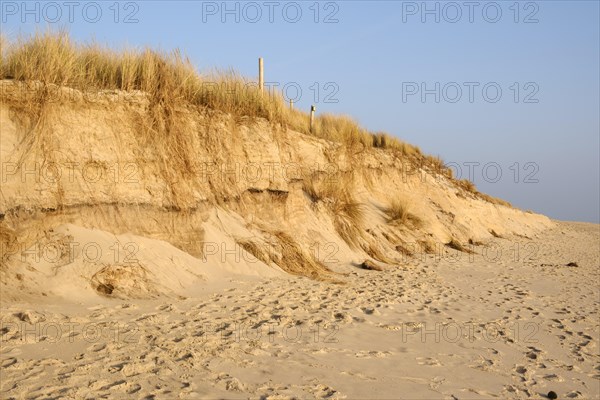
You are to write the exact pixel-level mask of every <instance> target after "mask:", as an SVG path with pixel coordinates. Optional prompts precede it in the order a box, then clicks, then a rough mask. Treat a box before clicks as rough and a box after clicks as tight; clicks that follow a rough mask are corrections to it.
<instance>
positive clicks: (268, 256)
mask: <svg viewBox="0 0 600 400" xmlns="http://www.w3.org/2000/svg"><path fill="white" fill-rule="evenodd" d="M236 243H237V244H238V245H239V246H240V247H241V248H243V249H244V250H245V251H246V252H248V253H250V254H252V256H254V258H256V259H257V260H260V261H262V262H263V263H265V264H267V265H271V263H272V262H273V259H272V252H270V251H269V250H268V249H267V248H266V247H265V245H261V244H259V243H257V242H256V241H253V240H250V239H237V240H236Z"/></svg>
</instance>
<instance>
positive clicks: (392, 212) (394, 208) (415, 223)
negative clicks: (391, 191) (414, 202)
mask: <svg viewBox="0 0 600 400" xmlns="http://www.w3.org/2000/svg"><path fill="white" fill-rule="evenodd" d="M385 213H386V214H387V216H388V223H389V224H393V225H407V226H408V225H410V226H412V227H414V228H420V227H421V226H422V225H423V220H421V218H419V217H418V216H416V215H414V214H412V213H411V212H410V206H409V205H408V204H407V203H406V202H405V201H401V200H398V199H394V200H393V201H392V203H391V204H390V205H389V206H388V208H386V210H385Z"/></svg>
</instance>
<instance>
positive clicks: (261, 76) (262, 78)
mask: <svg viewBox="0 0 600 400" xmlns="http://www.w3.org/2000/svg"><path fill="white" fill-rule="evenodd" d="M258 89H259V90H260V92H261V93H263V92H264V90H265V70H264V62H263V59H262V57H261V58H259V59H258Z"/></svg>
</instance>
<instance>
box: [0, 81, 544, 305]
mask: <svg viewBox="0 0 600 400" xmlns="http://www.w3.org/2000/svg"><path fill="white" fill-rule="evenodd" d="M1 88H2V93H3V96H2V99H3V101H2V103H0V126H1V128H0V129H1V137H2V146H1V149H0V157H1V162H2V189H1V196H0V213H2V214H3V220H2V222H1V224H2V251H3V254H2V262H3V268H2V270H3V276H2V285H3V290H5V292H4V293H5V294H7V295H8V293H11V290H13V289H11V288H14V287H15V285H14V283H15V282H14V279H16V278H15V277H16V274H17V273H19V274H21V275H20V276H23V272H22V271H21V272H17V270H18V269H17V267H18V268H21V269H25V270H29V272H31V270H32V269H33V270H37V269H39V268H37V267H36V266H35V263H36V262H41V261H35V260H34V261H31V260H29V259H27V257H25V258H24V256H23V255H22V253H23V252H24V251H25V252H26V253H31V254H32V253H33V252H36V251H37V252H38V253H39V252H43V251H48V250H47V249H48V248H54V247H56V246H55V244H56V243H55V242H56V240H54V239H52V238H53V237H54V236H56V235H55V233H56V232H54V233H53V230H54V229H55V228H57V227H60V226H62V225H64V224H71V225H73V226H76V227H82V228H87V229H94V230H100V231H104V232H106V234H109V235H124V234H130V235H136V236H137V237H139V238H150V239H157V240H161V241H165V242H168V243H170V244H171V245H173V246H175V247H176V248H177V249H179V250H181V251H183V252H184V253H187V254H189V255H191V256H193V257H195V258H200V259H202V258H203V256H204V255H205V253H209V255H210V256H212V257H213V258H218V259H219V260H222V259H226V258H227V257H223V253H226V252H227V249H230V248H231V247H233V250H231V249H230V251H232V252H234V253H235V252H237V253H239V254H241V256H243V257H242V258H248V259H252V260H253V261H255V259H256V258H259V259H261V261H260V262H253V263H246V264H247V265H246V266H245V267H242V268H239V270H238V271H237V272H235V271H236V268H235V267H231V265H235V264H239V265H241V264H243V263H244V260H242V261H239V262H238V260H235V261H234V262H233V263H231V265H230V268H229V271H230V272H231V273H239V274H244V275H247V274H250V275H253V274H254V275H260V276H270V274H272V273H280V272H281V270H282V269H283V270H285V271H288V272H294V273H298V274H301V275H307V276H313V277H320V278H323V277H325V278H326V279H331V280H337V279H339V277H332V276H328V273H327V272H326V269H325V267H328V268H330V269H333V270H334V271H337V272H348V268H352V267H351V264H352V263H359V262H362V261H363V260H364V259H375V260H377V261H379V262H382V263H389V264H398V263H405V262H406V261H407V260H406V257H407V254H410V253H415V252H416V253H419V252H422V251H424V250H428V251H435V246H436V245H440V246H442V247H443V244H445V243H449V242H450V241H451V240H454V241H455V242H456V243H460V244H462V245H464V246H466V245H467V243H468V242H469V241H471V242H473V243H477V242H481V241H485V240H487V239H489V238H491V237H492V235H493V234H494V235H498V236H506V235H511V234H516V235H522V236H532V235H534V234H536V233H537V232H539V231H541V230H544V229H546V228H549V227H552V226H553V225H554V223H553V222H552V221H550V220H549V219H548V218H546V217H545V216H541V215H536V214H532V213H526V212H523V211H521V210H517V209H514V208H510V207H505V206H502V205H499V204H492V203H490V202H487V201H484V200H482V199H480V198H477V197H476V196H475V195H473V194H472V193H470V192H466V191H465V190H463V189H461V188H460V187H458V186H457V185H456V184H455V182H454V181H452V180H451V179H448V178H447V177H446V176H443V175H441V174H439V173H436V172H435V171H432V170H430V169H428V168H425V167H423V168H420V167H419V163H418V160H416V159H414V158H409V157H400V156H397V155H394V154H393V153H392V152H390V151H385V150H381V149H374V148H362V147H350V148H349V147H344V146H342V145H340V144H338V143H332V142H327V141H324V140H320V139H317V138H314V137H310V136H306V135H303V134H300V133H297V132H294V131H290V130H288V129H285V128H284V127H281V126H274V125H271V124H270V123H269V122H268V121H265V120H251V119H249V118H242V119H239V118H237V119H236V118H233V117H231V116H228V115H223V114H222V113H218V112H216V111H211V110H206V109H193V110H192V109H186V108H182V109H180V110H178V111H177V115H176V117H173V118H172V119H171V120H168V121H171V122H170V123H171V124H172V126H171V128H170V130H169V129H167V130H165V129H163V128H164V127H163V128H161V127H159V126H158V125H157V123H156V122H152V121H154V120H153V119H152V116H151V115H150V111H149V108H148V107H149V106H148V99H147V98H146V97H145V96H144V95H143V94H142V93H123V92H107V93H103V94H100V95H95V96H93V97H89V96H83V95H82V93H80V92H77V91H75V90H71V89H65V88H56V89H55V90H54V91H53V95H52V96H51V97H50V98H49V100H48V99H47V100H46V101H45V102H44V103H43V107H41V108H40V109H35V108H33V110H34V111H32V107H31V106H28V105H27V101H30V102H32V101H33V102H35V97H33V100H32V95H31V93H30V92H31V91H26V90H24V89H23V87H22V86H19V85H17V84H15V83H13V82H11V81H3V82H1ZM26 110H27V111H26ZM149 121H150V122H149ZM165 132H166V133H165ZM314 180H316V181H318V184H319V185H327V184H330V183H331V184H332V185H333V186H334V187H336V188H337V189H336V190H342V189H343V190H346V191H347V193H349V195H348V196H351V197H352V200H347V201H346V200H345V201H346V202H341V201H338V199H336V198H335V194H334V196H330V197H327V198H319V199H315V198H311V195H310V193H311V192H310V190H309V188H307V186H310V183H311V182H312V181H314ZM395 200H398V201H400V202H402V203H403V204H404V206H405V208H407V209H408V210H409V214H410V215H413V216H416V218H415V220H411V219H408V220H406V221H403V222H401V223H390V222H389V220H388V217H387V215H386V213H385V210H386V208H388V207H389V206H390V204H391V203H392V202H393V201H395ZM353 210H358V211H359V213H360V218H359V219H360V221H358V220H357V219H355V218H353V216H352V212H353ZM224 221H225V222H224ZM357 221H358V222H357ZM359 222H360V223H359ZM53 235H54V236H53ZM67 236H68V235H67ZM93 236H94V235H83V237H82V238H81V243H79V242H78V243H77V245H79V247H80V248H83V247H84V246H85V245H86V244H88V245H89V244H90V243H95V242H96V241H97V240H96V239H95V238H94V237H93ZM49 237H50V238H49ZM137 237H136V239H135V240H130V241H131V242H133V243H137V241H138V238H137ZM41 238H46V239H45V240H46V242H45V243H46V245H45V246H44V245H41V244H40V243H42V242H40V240H41ZM288 238H292V239H293V241H291V240H289V239H288ZM60 240H62V241H63V242H65V241H66V243H67V244H65V245H64V246H66V247H69V246H71V247H73V243H72V242H73V240H74V239H72V238H70V237H67V239H64V238H63V239H60ZM139 240H145V239H139ZM116 242H119V243H120V246H121V247H123V243H121V242H123V240H116ZM292 242H293V243H292ZM48 243H50V244H49V245H48ZM228 246H229V247H228ZM88 247H89V246H88ZM138 247H139V246H138ZM149 247H152V246H149ZM124 251H125V252H126V249H125V250H124ZM106 252H107V250H105V251H104V253H106ZM140 252H143V250H140ZM332 252H335V255H336V257H329V255H330V254H332ZM59 253H61V252H59ZM121 253H123V251H122V252H121ZM250 253H252V254H250ZM136 254H137V253H136ZM232 254H233V253H232ZM291 254H293V255H294V257H292V256H291ZM61 255H62V256H63V258H64V257H66V256H65V254H62V253H61ZM121 255H122V254H121ZM140 255H141V253H140ZM146 256H148V255H147V254H145V255H143V256H142V258H143V257H146ZM42 258H43V257H42ZM45 258H46V262H50V263H53V264H56V265H58V264H61V263H62V264H63V265H66V264H65V261H64V259H62V260H61V259H60V257H59V260H54V259H51V258H50V261H48V259H49V257H45ZM84 258H86V257H84ZM87 258H90V257H87ZM238 258H239V257H238ZM302 258H305V262H300V264H306V265H307V266H306V267H299V266H298V265H296V264H298V262H296V261H298V260H301V259H302ZM291 259H293V260H296V261H294V262H292V261H290V260H291ZM113 261H114V262H115V263H118V262H122V261H123V260H121V259H117V260H116V261H115V260H113ZM228 262H229V261H227V260H226V261H224V262H222V264H227V263H228ZM32 263H33V264H32ZM240 263H241V264H240ZM105 264H106V261H103V259H102V258H98V259H97V260H95V261H94V262H93V265H92V266H89V268H91V270H90V272H89V274H86V275H85V276H86V278H85V279H88V280H90V279H91V276H93V275H94V274H95V273H99V272H100V271H101V270H102V268H105V267H106V265H105ZM192 264H193V263H192ZM56 265H54V270H56V269H57V268H58V267H57V266H56ZM186 265H187V266H186V267H185V268H183V267H182V268H183V269H182V270H181V271H180V270H179V269H177V271H178V272H177V274H179V273H184V274H185V273H186V272H185V271H186V268H192V267H190V266H189V264H186ZM349 265H350V267H349ZM146 267H147V266H144V268H146ZM44 268H46V267H44ZM48 268H50V267H48ZM86 268H87V267H86ZM215 268H216V267H215ZM303 268H304V269H303ZM192 269H193V268H192ZM226 270H227V268H226ZM144 271H146V269H144ZM324 271H325V272H324ZM148 273H149V274H150V275H152V276H153V278H152V279H154V280H156V279H158V277H157V276H156V275H155V272H152V269H151V268H150V270H149V272H148ZM195 273H198V275H202V276H204V275H206V274H203V273H202V272H198V271H196V272H195ZM90 274H91V275H90ZM209 278H210V277H208V276H204V279H209ZM152 279H151V280H152ZM209 280H210V279H209ZM28 282H29V280H24V281H21V283H20V285H21V286H22V285H28V284H29V283H28ZM90 284H91V283H90ZM187 284H191V280H186V285H183V287H185V286H187ZM96 286H97V285H96ZM103 290H104V289H103ZM173 291H174V289H173V288H170V289H169V290H163V291H161V290H159V291H158V292H157V294H166V293H167V292H173ZM31 292H33V291H31ZM47 292H48V293H45V294H46V295H49V294H58V293H59V291H58V290H47ZM175 292H177V291H176V290H175ZM102 294H103V293H100V295H102ZM12 295H14V296H15V297H18V296H19V293H12Z"/></svg>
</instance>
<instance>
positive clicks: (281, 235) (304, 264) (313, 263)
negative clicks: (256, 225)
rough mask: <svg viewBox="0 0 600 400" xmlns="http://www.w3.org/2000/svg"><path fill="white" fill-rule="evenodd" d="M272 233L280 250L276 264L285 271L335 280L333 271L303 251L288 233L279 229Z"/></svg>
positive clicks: (313, 277) (318, 278) (314, 277)
mask: <svg viewBox="0 0 600 400" xmlns="http://www.w3.org/2000/svg"><path fill="white" fill-rule="evenodd" d="M273 235H274V237H275V239H276V240H277V242H278V244H279V248H280V251H281V257H280V258H279V259H278V260H277V265H279V267H280V268H281V269H283V270H284V271H285V272H288V273H290V274H293V275H299V276H306V277H309V278H312V279H317V280H329V281H332V280H335V279H334V278H333V272H332V271H331V270H330V269H329V268H327V267H326V266H325V265H324V264H323V263H321V262H320V261H318V260H315V258H314V257H313V256H312V255H310V254H309V253H307V252H306V251H304V250H303V249H302V247H300V245H299V244H298V243H297V242H296V241H295V240H294V239H293V238H292V237H291V236H290V235H289V234H287V233H285V232H282V231H279V232H275V233H274V234H273Z"/></svg>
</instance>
